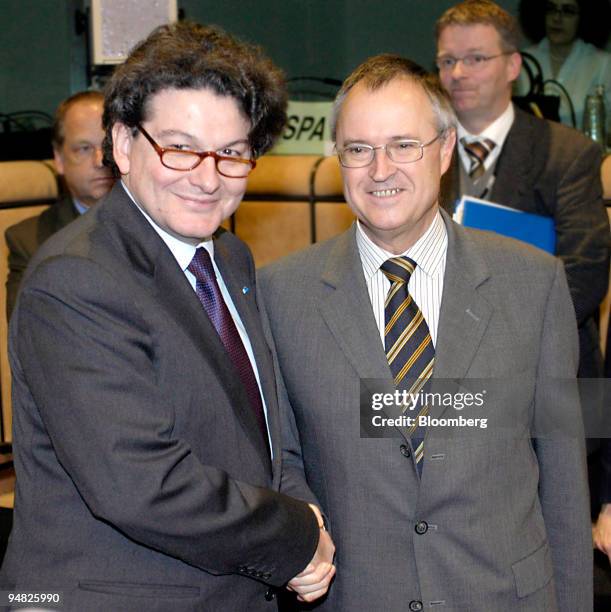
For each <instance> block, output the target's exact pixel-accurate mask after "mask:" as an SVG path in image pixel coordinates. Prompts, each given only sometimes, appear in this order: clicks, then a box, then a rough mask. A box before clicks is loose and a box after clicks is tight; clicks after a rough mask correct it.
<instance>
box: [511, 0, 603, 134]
mask: <svg viewBox="0 0 611 612" xmlns="http://www.w3.org/2000/svg"><path fill="white" fill-rule="evenodd" d="M519 11H520V22H521V24H522V29H523V30H524V33H525V34H526V36H527V37H528V38H529V39H531V40H533V41H538V42H537V44H536V45H534V46H532V47H529V48H528V49H526V50H525V51H526V52H527V53H530V54H531V55H533V56H534V57H535V58H536V59H537V61H538V62H539V64H540V65H541V69H542V72H543V74H542V77H543V80H544V81H547V80H548V79H553V80H555V81H558V82H559V83H560V84H561V85H562V86H563V87H564V88H565V89H566V91H567V92H568V95H569V96H570V98H571V101H572V103H573V107H574V109H575V119H576V124H575V127H577V128H579V129H582V128H583V111H584V106H585V104H584V103H585V98H586V96H587V95H589V94H593V93H595V91H596V86H597V85H604V87H605V106H606V111H607V126H609V118H610V116H611V54H609V53H607V52H606V51H602V50H601V48H600V47H604V46H605V43H606V41H607V38H608V36H609V28H610V24H611V9H610V4H609V0H521V2H520V8H519ZM520 88H521V89H522V90H523V91H522V92H521V93H525V92H524V89H525V88H526V83H524V80H522V83H521V85H520ZM545 93H546V94H548V95H555V96H559V97H560V121H561V122H562V123H566V124H567V125H571V126H572V125H573V121H572V117H571V109H570V105H569V103H568V102H567V100H566V96H565V95H564V94H563V93H562V92H561V90H560V88H559V87H557V86H556V85H554V84H553V83H549V84H547V85H546V86H545ZM607 133H609V130H608V129H607Z"/></svg>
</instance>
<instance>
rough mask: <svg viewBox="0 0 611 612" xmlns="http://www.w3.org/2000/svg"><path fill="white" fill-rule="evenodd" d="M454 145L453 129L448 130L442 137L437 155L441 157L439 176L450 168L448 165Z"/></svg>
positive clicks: (454, 131) (454, 132)
mask: <svg viewBox="0 0 611 612" xmlns="http://www.w3.org/2000/svg"><path fill="white" fill-rule="evenodd" d="M455 145H456V130H455V129H454V128H450V129H449V130H448V132H447V134H446V135H445V136H444V137H443V140H442V141H441V147H440V151H439V155H440V157H441V164H440V165H441V174H442V175H444V174H445V173H446V172H447V170H448V168H449V167H450V163H451V162H452V154H453V153H454V146H455Z"/></svg>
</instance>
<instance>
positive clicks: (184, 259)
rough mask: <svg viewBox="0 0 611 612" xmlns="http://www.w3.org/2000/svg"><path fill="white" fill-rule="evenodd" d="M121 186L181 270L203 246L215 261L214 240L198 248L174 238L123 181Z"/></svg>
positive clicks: (203, 243) (187, 265) (200, 244)
mask: <svg viewBox="0 0 611 612" xmlns="http://www.w3.org/2000/svg"><path fill="white" fill-rule="evenodd" d="M121 186H122V187H123V189H124V190H125V193H127V195H128V196H129V197H130V198H131V200H132V202H133V203H134V204H135V205H136V207H137V208H138V210H139V211H140V212H141V213H142V214H143V216H144V218H145V219H146V220H147V221H148V222H149V223H150V224H151V225H152V227H153V229H154V230H155V231H156V232H157V234H159V237H160V238H161V239H162V240H163V241H164V242H165V244H166V246H167V247H168V249H170V252H171V253H172V255H174V258H175V259H176V261H177V262H178V265H179V266H180V269H181V270H183V271H185V270H186V269H187V268H188V267H189V264H190V263H191V260H192V259H193V256H194V255H195V251H196V249H197V248H198V247H200V246H203V247H204V248H205V249H206V250H207V251H208V253H209V254H210V257H211V259H212V260H213V261H214V242H213V241H212V240H204V241H202V242H200V243H199V244H198V245H197V246H194V245H192V244H189V243H188V242H184V241H182V240H179V239H178V238H176V236H172V234H169V233H168V232H166V231H165V230H164V229H162V228H161V227H159V226H158V225H157V223H155V221H153V219H152V218H151V217H150V216H149V215H148V214H147V213H146V212H145V211H144V210H143V209H142V207H141V206H140V205H139V204H138V202H136V199H135V198H134V196H133V195H132V194H131V193H130V191H129V189H128V188H127V185H126V184H125V183H124V182H123V181H121Z"/></svg>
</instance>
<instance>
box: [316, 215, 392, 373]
mask: <svg viewBox="0 0 611 612" xmlns="http://www.w3.org/2000/svg"><path fill="white" fill-rule="evenodd" d="M355 231H356V225H353V226H352V227H351V228H350V229H349V230H348V231H347V232H345V233H344V234H342V235H341V236H340V237H339V238H338V239H337V241H336V243H335V245H334V248H333V249H332V251H331V252H330V255H329V258H328V260H327V262H326V266H325V268H324V270H323V273H322V276H321V282H322V284H323V286H324V287H323V292H322V293H321V299H320V304H319V309H320V312H321V314H322V317H323V319H324V320H325V322H326V324H327V326H328V327H329V329H330V330H331V333H332V334H333V336H334V338H335V340H336V341H337V343H338V344H339V346H340V347H341V349H342V351H343V353H344V354H345V355H346V358H347V359H348V361H349V362H350V363H351V365H352V367H353V368H354V369H355V370H356V372H357V374H358V376H359V378H381V379H386V380H388V379H389V378H391V377H392V375H391V373H390V368H389V367H388V361H387V359H386V354H385V353H384V347H383V346H382V342H381V340H380V332H379V330H378V328H377V325H376V322H375V318H374V316H373V309H372V306H371V301H370V299H369V295H368V292H367V285H366V283H365V277H364V275H363V268H362V265H361V260H360V256H359V253H358V249H357V246H356V238H355Z"/></svg>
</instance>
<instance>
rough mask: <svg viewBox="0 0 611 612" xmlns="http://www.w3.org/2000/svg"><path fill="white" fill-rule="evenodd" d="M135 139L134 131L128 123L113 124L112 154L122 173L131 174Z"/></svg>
mask: <svg viewBox="0 0 611 612" xmlns="http://www.w3.org/2000/svg"><path fill="white" fill-rule="evenodd" d="M133 140H134V137H133V136H132V131H131V129H130V128H128V127H127V126H126V125H124V124H123V123H115V124H114V125H113V126H112V156H113V158H114V160H115V163H116V164H117V167H118V168H119V172H120V173H121V174H129V168H130V160H131V150H132V144H133Z"/></svg>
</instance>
